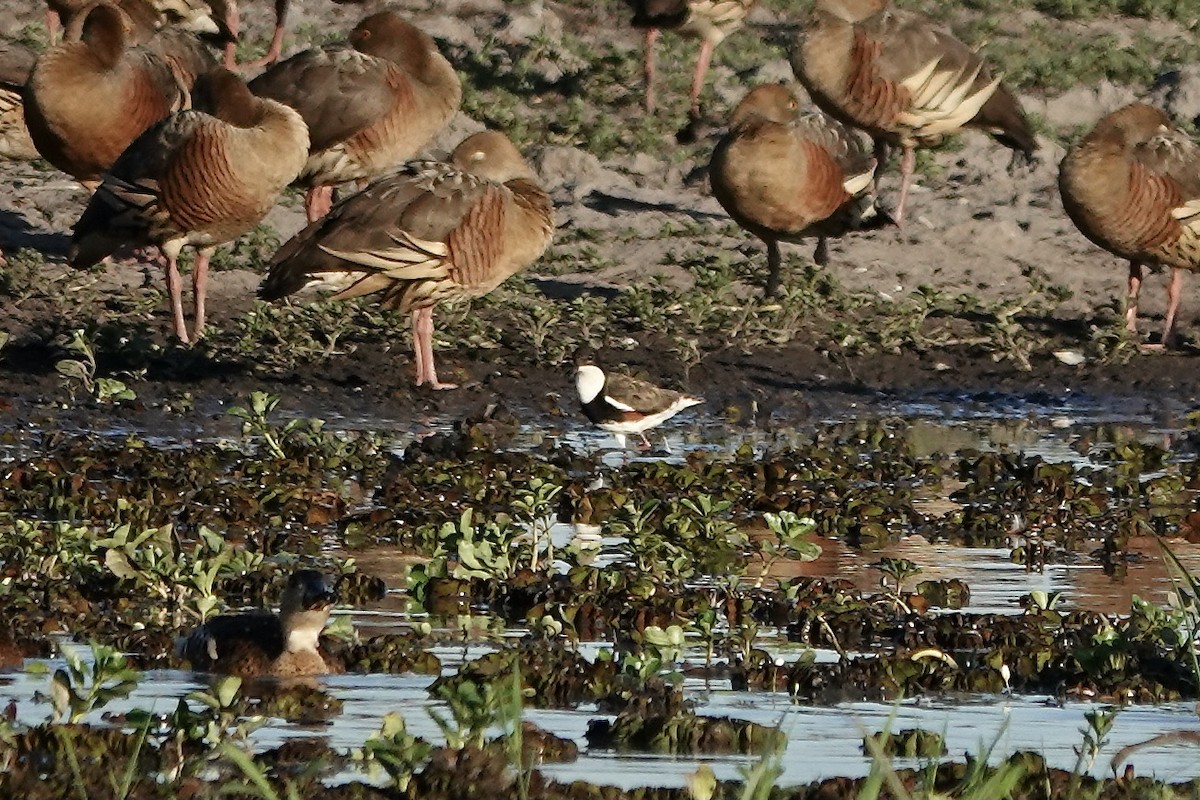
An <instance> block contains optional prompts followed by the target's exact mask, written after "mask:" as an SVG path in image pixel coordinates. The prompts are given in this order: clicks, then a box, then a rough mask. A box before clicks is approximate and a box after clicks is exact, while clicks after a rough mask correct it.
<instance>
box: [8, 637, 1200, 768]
mask: <svg viewBox="0 0 1200 800" xmlns="http://www.w3.org/2000/svg"><path fill="white" fill-rule="evenodd" d="M476 654H477V653H476ZM39 663H42V664H44V665H45V666H46V667H48V668H49V670H50V672H53V670H54V669H55V668H57V667H60V666H62V662H60V661H54V660H51V661H44V662H39ZM204 677H205V676H202V675H197V674H194V673H189V672H183V671H176V670H163V671H152V672H147V673H144V675H143V679H142V681H141V683H140V684H139V685H138V688H137V690H136V691H135V692H134V693H133V694H132V695H131V696H130V697H129V698H127V699H124V700H119V701H114V702H112V703H110V704H109V705H108V706H107V707H106V708H105V709H103V712H100V711H97V712H93V713H92V714H90V715H89V716H88V717H87V718H86V720H85V721H87V722H91V723H94V724H106V722H105V717H106V716H107V715H108V714H112V713H122V712H126V711H129V710H132V709H135V708H140V709H142V710H148V711H153V712H157V713H167V712H169V711H171V710H173V709H174V707H175V705H176V704H177V702H178V700H179V698H180V697H182V696H185V695H186V694H187V693H188V692H191V691H196V690H204V689H206V688H207V686H206V683H205V680H204ZM431 680H432V678H429V677H427V676H418V675H338V676H329V677H326V678H322V679H320V680H319V685H320V686H321V687H322V688H323V689H324V690H325V691H327V692H328V693H329V694H330V695H332V696H334V697H336V698H338V699H340V700H341V701H342V702H343V703H344V706H343V710H342V713H341V714H340V715H338V716H336V717H334V718H333V719H332V720H331V721H330V722H328V723H326V724H316V725H302V724H297V723H293V722H287V721H284V720H279V719H274V720H271V721H270V724H268V725H266V726H264V727H262V728H260V729H258V730H257V731H255V732H254V733H253V734H251V737H250V740H251V741H252V742H253V743H254V745H255V747H256V749H261V750H266V749H269V748H271V747H274V746H276V745H278V744H280V743H282V742H283V741H285V740H286V739H290V738H295V737H306V738H308V737H317V738H320V739H323V740H325V741H326V742H327V743H328V744H329V745H330V746H331V747H334V748H336V749H339V750H342V751H350V750H352V749H354V748H358V747H361V746H362V743H363V741H364V740H366V739H367V738H368V737H369V736H370V735H371V734H372V733H374V732H375V731H377V730H378V728H379V726H380V724H381V721H382V718H383V715H384V714H386V713H388V712H392V711H398V712H400V713H401V714H402V715H403V717H404V720H405V723H406V726H407V728H408V731H409V733H410V734H413V735H415V736H420V737H423V738H425V739H428V740H430V741H434V742H441V741H442V736H441V733H440V731H439V729H438V727H437V725H436V724H434V722H433V720H432V718H431V717H430V716H429V714H428V712H427V709H429V708H435V709H439V710H441V711H442V712H443V713H448V712H447V709H446V708H445V707H444V706H443V705H442V704H440V703H437V702H435V701H433V700H430V699H429V695H428V693H427V692H426V687H427V686H428V685H429V683H430V682H431ZM48 683H49V677H48V675H47V674H32V673H12V674H8V675H4V676H2V677H0V702H2V703H4V704H8V703H9V702H10V701H11V702H14V703H15V704H16V710H17V719H18V720H19V721H21V722H27V723H37V722H42V721H45V720H46V719H47V718H48V716H49V705H48V704H47V703H46V702H34V700H33V698H34V696H35V693H36V692H39V691H42V692H44V691H45V690H46V688H47V685H48ZM685 691H686V693H687V694H688V696H689V697H691V698H692V699H693V700H695V701H696V703H697V706H696V711H697V713H699V714H702V715H708V716H729V717H733V718H736V719H744V720H751V721H754V722H758V723H760V724H763V725H771V726H774V725H778V726H780V728H781V729H782V730H783V731H785V732H786V734H787V739H788V745H787V750H786V752H785V753H784V755H783V757H782V761H781V764H782V766H783V774H782V776H781V778H780V782H781V783H782V784H784V785H794V784H802V783H807V782H809V781H813V780H818V779H821V778H828V777H835V776H851V777H856V776H862V775H865V774H867V772H868V771H869V769H870V760H869V758H868V757H866V756H864V755H863V751H862V738H863V736H865V735H868V734H871V733H875V732H878V731H881V730H885V729H890V730H894V731H895V730H902V729H909V728H916V727H920V728H922V729H925V730H928V731H932V732H935V733H939V734H942V735H943V736H944V737H945V741H946V747H947V749H948V753H949V755H948V756H947V757H948V758H953V757H960V756H961V754H962V753H964V752H970V753H980V752H982V751H983V749H984V748H986V747H988V746H991V745H993V744H994V749H993V750H992V757H991V762H992V763H998V762H999V761H1000V760H1002V759H1003V758H1005V757H1006V756H1008V755H1009V754H1011V753H1013V752H1016V751H1020V750H1034V751H1037V752H1039V753H1041V754H1042V755H1044V756H1045V758H1046V760H1047V762H1048V763H1049V764H1050V766H1052V767H1061V768H1064V769H1072V768H1073V767H1074V766H1075V759H1076V756H1075V751H1074V749H1073V748H1075V747H1077V746H1078V745H1079V743H1080V741H1081V733H1080V731H1081V730H1082V729H1083V728H1084V727H1085V722H1084V714H1085V713H1087V712H1089V711H1092V710H1094V709H1097V708H1100V707H1101V706H1100V705H1098V704H1093V703H1067V704H1066V705H1065V706H1061V707H1060V706H1058V705H1057V704H1055V703H1053V702H1052V701H1049V700H1048V699H1047V698H1041V697H1009V696H1000V697H979V696H973V697H964V698H941V699H936V700H924V701H921V702H919V703H899V704H894V705H887V704H880V703H843V704H839V705H834V706H805V705H798V704H794V703H792V702H791V701H790V700H789V698H788V696H787V695H786V694H782V693H768V692H754V693H748V692H735V691H732V690H730V689H729V687H728V684H727V683H726V682H721V681H716V682H712V683H711V684H706V683H704V682H700V681H688V682H687V683H686V684H685ZM524 716H525V719H527V720H531V721H533V722H535V723H537V724H538V725H540V726H541V727H543V728H545V729H546V730H549V731H553V732H554V733H556V734H558V735H559V736H563V737H565V738H568V739H573V740H574V741H575V742H576V743H577V744H578V745H579V747H580V758H579V760H578V761H576V762H574V763H571V764H553V765H546V766H544V767H543V768H542V770H543V771H544V772H545V773H546V774H547V775H549V776H551V777H554V778H557V779H559V780H563V781H570V780H587V781H592V782H598V783H604V784H612V785H616V786H621V787H624V788H632V787H636V786H683V785H684V783H685V779H686V776H687V775H688V774H689V773H691V772H693V771H694V770H695V769H696V766H697V765H698V764H699V763H701V762H704V763H708V764H710V765H711V766H712V768H713V770H714V772H715V773H716V775H717V777H718V778H722V779H731V780H732V779H737V778H739V776H740V773H739V769H741V768H742V767H744V766H746V765H747V764H751V763H753V759H750V758H745V757H737V756H729V757H716V758H711V757H705V758H684V757H679V758H670V757H663V756H650V755H639V754H626V753H622V754H617V753H615V752H612V751H604V750H601V751H591V752H589V751H588V750H587V743H586V739H585V736H584V734H585V732H586V730H587V724H588V721H589V720H592V719H596V718H600V717H601V716H603V715H600V714H597V713H595V712H594V710H589V709H587V708H586V707H585V708H584V709H582V710H575V711H561V710H552V711H547V710H533V709H527V710H526V712H525V715H524ZM1196 730H1197V720H1196V712H1195V710H1194V707H1193V705H1192V704H1190V703H1175V704H1165V705H1160V706H1134V707H1129V708H1126V709H1124V710H1122V711H1121V712H1120V714H1119V716H1118V717H1117V721H1116V723H1115V725H1114V726H1113V728H1112V730H1111V732H1110V735H1109V737H1108V743H1107V745H1106V746H1105V747H1104V748H1103V749H1102V751H1101V753H1100V758H1099V759H1098V760H1097V762H1096V763H1095V764H1093V765H1092V767H1091V769H1090V772H1091V774H1093V775H1096V776H1103V775H1105V774H1107V773H1108V771H1109V763H1108V762H1109V759H1111V758H1112V756H1113V755H1114V754H1116V753H1117V751H1118V750H1120V749H1121V748H1122V747H1124V746H1126V745H1131V744H1137V743H1140V742H1145V741H1147V740H1149V739H1151V738H1152V737H1154V736H1158V735H1160V734H1163V733H1167V732H1169V731H1193V732H1194V731H1196ZM1132 761H1133V763H1134V764H1136V768H1137V772H1138V774H1139V775H1144V776H1151V775H1152V776H1154V777H1156V778H1158V779H1160V780H1165V781H1178V780H1187V779H1191V778H1194V777H1198V776H1200V759H1196V758H1195V751H1194V749H1193V748H1191V747H1189V746H1180V745H1174V746H1172V745H1157V746H1154V747H1147V748H1144V749H1141V750H1139V751H1138V752H1137V753H1136V755H1135V756H1133V758H1132ZM893 763H894V764H895V766H897V767H898V768H902V767H906V766H919V763H918V761H917V760H915V759H914V760H906V759H901V758H897V759H894V760H893ZM597 776H602V778H601V779H599V780H598V779H597ZM361 777H362V776H361V775H360V774H359V773H357V772H355V771H354V769H353V768H350V769H347V770H346V771H344V772H343V773H341V774H340V775H339V776H338V777H337V778H335V780H348V779H361Z"/></svg>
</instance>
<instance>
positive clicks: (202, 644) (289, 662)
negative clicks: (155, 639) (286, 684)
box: [179, 569, 342, 678]
mask: <svg viewBox="0 0 1200 800" xmlns="http://www.w3.org/2000/svg"><path fill="white" fill-rule="evenodd" d="M336 599H337V593H336V591H335V590H334V589H333V587H331V586H330V585H329V583H328V581H327V579H326V577H325V575H323V574H322V573H321V572H319V571H317V570H315V569H298V570H296V571H295V572H293V573H292V574H291V576H290V577H289V578H288V582H287V586H286V587H285V588H284V590H283V597H282V598H281V599H280V603H279V613H278V614H274V613H272V612H270V611H266V610H260V611H252V612H249V613H246V614H223V615H221V616H219V617H214V618H212V619H210V620H209V621H208V622H205V623H204V624H203V625H201V626H200V627H198V628H196V629H195V630H194V631H192V632H191V633H190V634H188V636H187V637H186V638H183V639H181V640H180V641H179V651H180V652H179V655H181V656H182V657H183V658H185V659H186V660H187V662H188V663H189V664H191V666H192V669H194V670H197V671H199V672H219V673H223V674H227V675H241V676H243V677H256V676H260V675H274V676H278V677H284V678H286V677H298V676H303V675H324V674H326V673H339V672H341V671H342V666H341V665H340V664H338V663H337V660H336V659H334V658H331V657H330V656H328V655H327V654H325V653H323V652H322V648H321V644H320V641H321V631H322V630H324V628H325V622H326V621H327V620H328V619H329V611H330V609H332V608H333V604H334V602H335V601H336Z"/></svg>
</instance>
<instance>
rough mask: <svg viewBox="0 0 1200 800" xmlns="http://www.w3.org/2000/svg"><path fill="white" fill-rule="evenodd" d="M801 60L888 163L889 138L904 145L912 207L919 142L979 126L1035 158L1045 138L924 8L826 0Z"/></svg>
mask: <svg viewBox="0 0 1200 800" xmlns="http://www.w3.org/2000/svg"><path fill="white" fill-rule="evenodd" d="M792 68H793V70H794V71H795V73H796V77H798V78H799V79H800V82H801V83H803V84H804V87H805V88H806V89H807V90H808V92H809V94H810V95H811V96H812V99H813V101H814V102H815V103H816V104H817V105H818V106H819V107H820V108H821V110H823V111H825V112H826V113H827V114H830V115H831V116H833V117H835V118H836V119H838V120H840V121H841V122H844V123H846V124H848V125H854V126H856V127H859V128H862V129H863V130H865V131H867V133H869V134H870V135H871V138H872V139H874V140H875V155H876V159H877V160H878V161H879V163H883V161H884V156H885V155H886V147H887V145H889V144H890V145H899V146H900V148H901V149H902V150H903V157H902V159H901V162H900V198H899V200H898V201H897V203H896V211H895V213H894V214H893V217H894V219H895V221H896V223H897V224H899V223H900V222H901V221H902V220H903V218H904V205H905V200H906V198H907V196H908V188H909V184H910V182H911V181H912V173H913V168H914V167H915V165H916V148H918V147H931V146H935V145H937V144H938V143H939V142H941V140H942V138H943V137H944V136H946V134H949V133H954V132H955V131H957V130H959V129H960V128H962V127H964V126H966V127H972V128H978V129H980V130H983V131H986V132H987V133H989V134H991V135H992V136H993V137H995V138H996V140H997V141H999V142H1000V143H1001V144H1003V145H1005V146H1006V147H1009V148H1012V149H1013V150H1014V151H1017V152H1019V153H1021V154H1023V155H1024V156H1025V157H1026V158H1027V159H1028V158H1032V156H1033V153H1034V151H1035V150H1037V146H1038V145H1037V139H1036V138H1035V136H1034V133H1033V129H1032V127H1030V124H1029V120H1028V119H1026V118H1025V113H1024V111H1022V110H1021V105H1020V103H1019V102H1018V101H1017V99H1016V97H1015V96H1014V95H1013V93H1012V92H1011V91H1009V89H1008V88H1007V87H1006V86H1004V84H1003V83H1001V82H1000V77H999V76H998V75H994V74H993V73H992V71H991V68H990V67H989V66H988V65H987V64H986V63H985V62H984V61H983V59H981V58H980V57H979V55H978V54H977V53H976V52H975V51H974V50H972V49H971V48H969V47H967V46H966V45H965V44H963V43H962V42H960V41H959V40H958V39H956V38H954V36H953V35H951V34H950V33H949V32H947V31H945V30H943V29H941V28H939V27H937V26H936V25H934V24H933V23H932V22H931V21H930V20H929V19H928V18H926V17H925V16H923V15H921V14H920V13H918V12H915V11H908V10H901V9H896V8H892V7H891V5H890V2H889V0H816V2H815V4H814V6H813V9H812V12H811V13H810V14H809V16H808V19H807V21H806V23H805V24H804V28H803V31H802V33H801V38H800V40H799V42H798V46H797V47H796V49H795V50H794V51H793V53H792Z"/></svg>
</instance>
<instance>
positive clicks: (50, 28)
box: [46, 9, 60, 45]
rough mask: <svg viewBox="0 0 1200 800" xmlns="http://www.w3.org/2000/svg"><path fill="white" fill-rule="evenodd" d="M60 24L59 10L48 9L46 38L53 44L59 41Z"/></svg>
mask: <svg viewBox="0 0 1200 800" xmlns="http://www.w3.org/2000/svg"><path fill="white" fill-rule="evenodd" d="M59 25H60V22H59V19H58V12H57V11H55V10H54V9H49V10H47V11H46V39H47V40H48V41H49V42H50V44H51V45H53V44H57V42H58V26H59Z"/></svg>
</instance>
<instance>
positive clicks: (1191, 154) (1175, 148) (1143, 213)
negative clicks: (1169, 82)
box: [1058, 103, 1200, 346]
mask: <svg viewBox="0 0 1200 800" xmlns="http://www.w3.org/2000/svg"><path fill="white" fill-rule="evenodd" d="M1058 187H1059V192H1060V194H1061V195H1062V201H1063V208H1065V209H1066V212H1067V216H1069V217H1070V218H1071V221H1072V222H1074V223H1075V225H1076V227H1078V228H1079V230H1080V231H1081V232H1082V233H1083V235H1084V236H1086V237H1087V238H1088V239H1090V240H1091V241H1092V242H1094V243H1095V244H1097V245H1099V246H1100V247H1103V248H1104V249H1105V250H1107V251H1109V252H1110V253H1112V254H1114V255H1116V256H1120V257H1121V258H1125V259H1128V260H1129V295H1128V304H1127V306H1126V311H1125V319H1126V325H1127V327H1128V328H1129V330H1130V331H1134V332H1136V331H1137V313H1138V294H1139V291H1140V290H1141V286H1142V266H1143V265H1145V264H1151V265H1161V266H1164V267H1171V269H1172V274H1171V286H1170V289H1169V294H1168V307H1167V316H1166V322H1165V324H1164V325H1163V334H1162V344H1163V346H1170V345H1171V343H1172V340H1173V339H1174V333H1175V319H1176V315H1177V313H1178V311H1179V292H1180V288H1181V286H1182V283H1183V272H1182V271H1183V270H1191V271H1193V272H1195V271H1197V270H1200V146H1198V145H1197V143H1196V142H1195V141H1193V140H1192V139H1191V138H1190V137H1189V136H1188V135H1187V134H1186V133H1184V132H1183V131H1181V130H1179V129H1178V128H1176V127H1175V126H1174V125H1173V124H1172V123H1171V121H1170V119H1168V118H1167V115H1166V114H1164V113H1163V112H1161V111H1159V110H1158V109H1157V108H1154V107H1152V106H1148V105H1146V104H1144V103H1134V104H1132V105H1129V106H1125V107H1124V108H1122V109H1120V110H1118V111H1114V112H1113V113H1111V114H1109V115H1108V116H1106V117H1104V118H1103V119H1101V120H1100V121H1099V122H1098V123H1096V127H1095V128H1093V129H1092V130H1091V132H1090V133H1088V134H1087V135H1086V136H1084V137H1083V139H1082V140H1080V141H1079V143H1078V144H1076V145H1075V146H1074V147H1072V148H1071V149H1070V150H1069V151H1068V152H1067V155H1066V157H1064V158H1063V160H1062V164H1061V165H1060V166H1059V175H1058Z"/></svg>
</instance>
